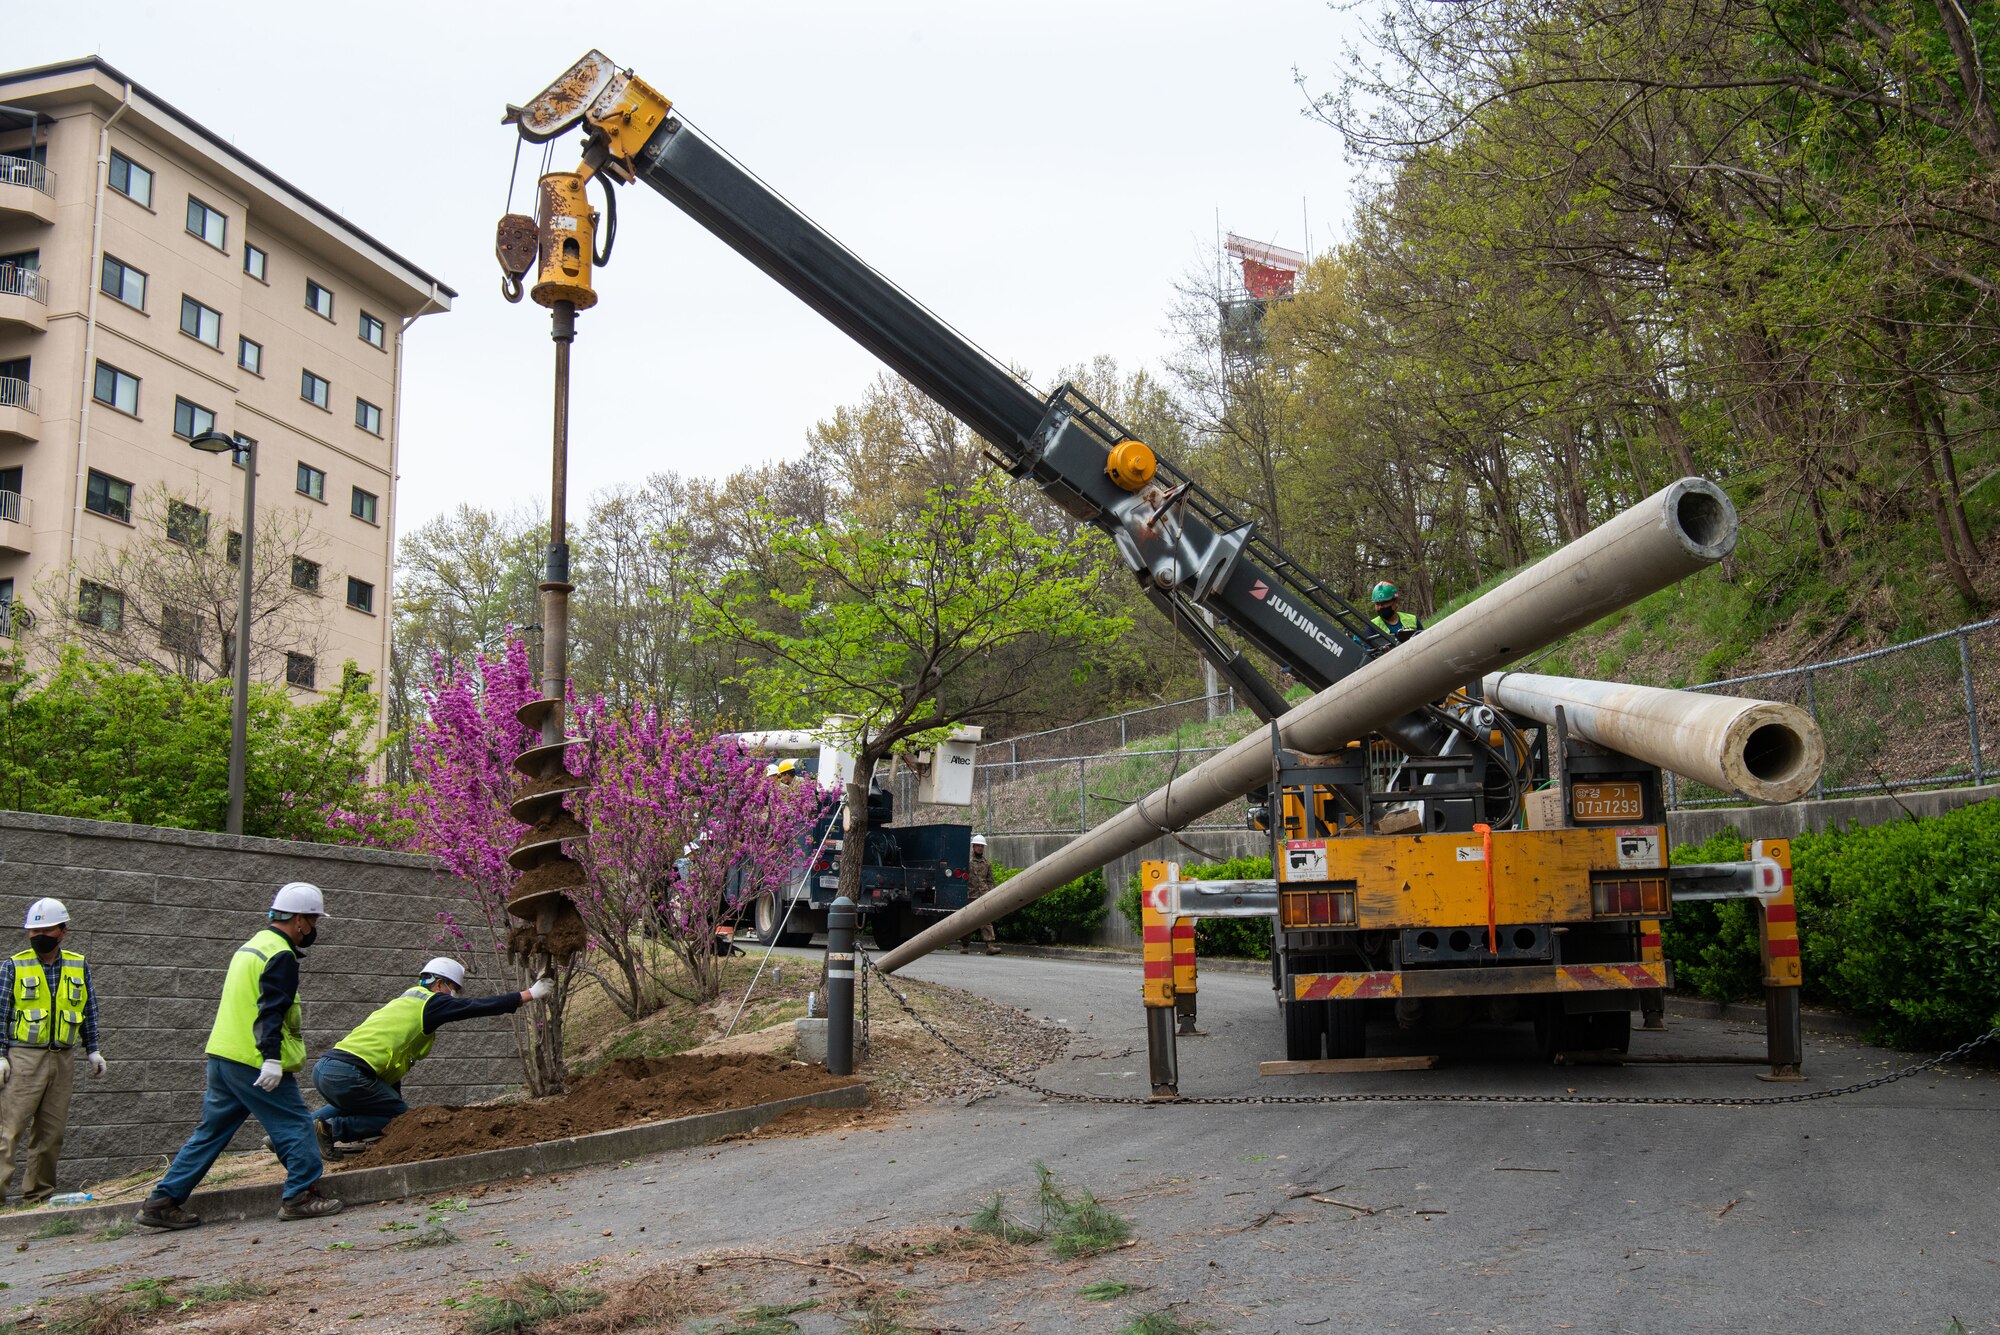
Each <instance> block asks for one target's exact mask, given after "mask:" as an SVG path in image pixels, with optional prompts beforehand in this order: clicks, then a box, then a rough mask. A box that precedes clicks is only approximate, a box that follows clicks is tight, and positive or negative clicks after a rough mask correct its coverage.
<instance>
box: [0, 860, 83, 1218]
mask: <svg viewBox="0 0 2000 1335" xmlns="http://www.w3.org/2000/svg"><path fill="white" fill-rule="evenodd" d="M21 928H22V930H23V931H25V932H27V934H28V948H27V949H26V950H24V951H22V952H21V953H20V954H18V955H16V956H14V957H13V958H12V959H8V960H0V1193H4V1188H5V1186H6V1183H7V1179H8V1177H10V1176H11V1175H12V1174H13V1172H14V1147H15V1146H16V1145H19V1144H21V1143H22V1141H23V1138H24V1137H25V1138H26V1144H27V1155H26V1158H27V1163H26V1164H25V1165H24V1166H23V1167H22V1169H21V1200H22V1201H23V1202H24V1203H34V1202H38V1201H45V1200H47V1199H48V1198H49V1196H50V1195H51V1194H52V1193H54V1191H55V1189H56V1160H57V1159H59V1158H61V1157H62V1144H63V1131H64V1129H65V1128H66V1127H67V1125H68V1123H69V1098H70V1091H71V1090H72V1089H73V1088H74V1086H75V1083H76V1057H75V1055H74V1050H75V1049H76V1048H78V1047H81V1048H82V1049H83V1051H84V1052H86V1053H88V1054H89V1061H90V1073H91V1074H92V1075H103V1074H104V1067H105V1064H104V1058H103V1057H102V1056H100V1055H99V1053H98V1051H97V998H96V997H94V996H92V995H91V994H90V965H89V964H87V963H86V962H85V961H84V958H83V956H82V955H80V954H78V953H77V952H76V951H74V950H64V949H63V942H64V941H65V940H66V939H67V938H68V936H69V910H68V909H66V908H64V907H63V902H62V901H61V900H60V899H38V900H36V901H35V902H34V903H32V904H30V905H29V906H28V916H27V917H26V918H25V919H24V920H23V921H22V923H21Z"/></svg>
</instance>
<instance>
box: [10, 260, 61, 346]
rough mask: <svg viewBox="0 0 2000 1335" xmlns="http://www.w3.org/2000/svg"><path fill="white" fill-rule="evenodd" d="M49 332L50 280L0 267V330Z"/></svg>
mask: <svg viewBox="0 0 2000 1335" xmlns="http://www.w3.org/2000/svg"><path fill="white" fill-rule="evenodd" d="M9 327H12V328H16V329H32V330H34V331H35V332H36V333H38V334H41V333H47V332H48V328H49V287H48V279H46V278H44V277H43V276H42V275H41V274H40V273H38V272H37V271H35V270H33V269H20V268H16V267H15V266H14V265H11V264H0V329H6V328H9Z"/></svg>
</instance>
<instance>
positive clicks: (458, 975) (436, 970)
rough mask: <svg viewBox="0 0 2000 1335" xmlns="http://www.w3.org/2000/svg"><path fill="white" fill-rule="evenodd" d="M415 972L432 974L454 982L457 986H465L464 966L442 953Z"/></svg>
mask: <svg viewBox="0 0 2000 1335" xmlns="http://www.w3.org/2000/svg"><path fill="white" fill-rule="evenodd" d="M417 972H418V973H419V975H422V974H427V973H428V974H434V975H436V976H437V977H439V978H442V979H444V980H445V981H446V982H448V983H454V984H456V985H458V986H459V987H464V986H465V966H464V965H463V964H460V963H459V962H458V961H457V960H455V959H450V958H448V957H446V956H444V955H440V956H438V957H437V958H436V959H434V960H432V961H431V962H430V963H429V964H426V965H425V966H424V967H423V968H422V969H420V970H418V971H417Z"/></svg>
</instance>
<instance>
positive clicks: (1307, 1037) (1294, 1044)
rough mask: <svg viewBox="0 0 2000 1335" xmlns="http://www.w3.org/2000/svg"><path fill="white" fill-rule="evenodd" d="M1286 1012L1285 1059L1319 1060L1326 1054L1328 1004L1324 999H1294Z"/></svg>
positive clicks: (1287, 1006) (1300, 1060)
mask: <svg viewBox="0 0 2000 1335" xmlns="http://www.w3.org/2000/svg"><path fill="white" fill-rule="evenodd" d="M1280 1009H1281V1010H1283V1011H1284V1012H1285V1060H1287V1061H1295V1062H1310V1061H1318V1060H1319V1059H1320V1058H1321V1057H1324V1056H1325V1055H1326V1039H1327V1018H1328V1016H1327V1005H1326V1003H1325V1002H1324V1001H1292V1002H1287V1003H1286V1004H1285V1005H1284V1006H1282V1007H1280Z"/></svg>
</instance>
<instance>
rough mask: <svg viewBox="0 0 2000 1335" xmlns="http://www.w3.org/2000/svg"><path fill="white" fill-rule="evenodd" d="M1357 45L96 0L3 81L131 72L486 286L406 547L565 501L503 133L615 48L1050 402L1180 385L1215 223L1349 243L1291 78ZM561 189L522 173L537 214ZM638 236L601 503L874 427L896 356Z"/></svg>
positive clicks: (1051, 13) (432, 426)
mask: <svg viewBox="0 0 2000 1335" xmlns="http://www.w3.org/2000/svg"><path fill="white" fill-rule="evenodd" d="M563 21H568V22H570V23H572V24H573V26H572V27H570V28H568V29H567V30H563V29H561V28H560V27H559V26H558V25H559V24H560V23H561V22H563ZM1355 22H1356V20H1355V18H1354V17H1353V16H1352V15H1350V14H1345V13H1342V12H1339V11H1337V10H1334V9H1332V8H1329V7H1328V5H1327V4H1325V3H1324V2H1323V0H1233V2H1232V3H1230V4H1227V5H1218V4H1213V3H1182V2H1181V0H1147V2H1145V3H1126V2H1124V0H1118V2H1116V3H1113V2H1111V0H1069V2H1068V3H1042V2H1041V0H1015V3H1012V4H1008V5H959V4H949V3H945V4H940V3H937V2H936V0H930V2H929V3H900V2H897V3H891V2H889V0H880V2H878V3H868V4H855V3H828V2H826V0H820V2H819V3H772V4H750V3H725V4H716V3H710V4H704V5H686V4H672V3H668V4H657V5H653V4H648V5H644V6H639V5H619V6H593V5H584V4H574V5H551V4H546V3H543V4H535V5H529V4H523V3H516V2H515V0H495V2H494V3H488V4H482V5H477V6H474V5H469V4H467V5H445V4H438V3H429V4H425V3H412V2H411V0H402V3H397V4H388V3H379V2H378V0H343V2H342V3H339V4H337V5H311V6H297V7H294V6H283V5H271V4H264V3H259V4H236V5H230V4H221V3H214V2H213V0H179V2H178V3H162V4H138V3H131V2H129V0H98V2H97V3H88V2H79V3H74V4H69V5H56V6H42V7H40V8H38V9H37V10H36V11H35V15H34V19H33V21H32V22H17V23H14V24H12V25H10V26H9V31H8V54H7V57H6V63H7V64H8V65H31V64H42V63H46V62H49V61H55V60H61V59H65V58H69V57H73V56H77V55H88V54H92V53H95V54H98V55H101V56H102V57H103V58H104V59H106V60H107V61H109V62H110V63H111V64H113V65H115V66H117V67H118V68H119V69H120V70H122V71H123V72H124V73H125V74H126V75H128V76H129V77H131V78H132V79H134V80H136V81H138V82H139V83H142V84H144V85H146V86H147V87H149V88H150V89H152V90H153V92H154V93H156V94H157V95H158V96H160V97H162V98H164V99H166V100H167V101H169V102H171V103H173V104H174V105H176V106H178V107H179V108H180V109H181V110H183V111H184V112H186V113H188V114H189V115H191V116H194V117H195V118H197V119H199V120H201V121H202V122H204V123H205V124H207V125H208V126H209V127H210V128H212V129H213V130H215V131H217V132H218V133H220V134H222V135H225V136H227V137H230V138H233V139H234V140H235V142H236V144H237V146H238V147H240V148H242V149H243V150H244V151H246V152H248V153H250V154H251V155H253V156H254V157H256V158H258V159H259V160H260V161H262V162H263V163H264V164H265V165H266V166H268V167H269V168H271V169H272V170H273V171H274V172H276V173H277V174H278V175H280V176H282V177H284V178H286V179H287V180H290V181H291V182H293V183H294V184H296V185H297V186H299V187H300V188H301V189H303V190H305V191H306V192H307V193H308V194H310V195H312V196H314V197H315V198H317V199H319V200H321V201H322V202H324V203H326V204H328V205H329V206H331V207H334V208H336V209H338V210H340V211H341V212H342V213H344V214H345V215H346V216H347V217H348V218H349V219H351V220H352V221H353V222H355V223H356V224H358V225H359V226H361V227H363V228H365V229H366V230H368V231H369V232H371V233H372V234H374V235H375V236H377V237H379V238H381V239H382V240H383V241H384V242H385V243H386V244H388V245H389V246H391V247H392V248H394V249H395V250H397V251H399V252H400V253H401V254H403V255H405V256H407V257H408V258H409V259H410V260H411V261H413V262H414V263H416V264H417V265H419V266H420V267H422V268H424V269H426V270H428V271H429V272H431V273H434V274H436V275H437V276H438V277H439V278H441V279H442V280H444V281H445V282H447V283H449V284H451V285H452V286H453V287H455V288H457V289H458V291H459V294H460V295H459V299H458V302H457V304H456V306H455V309H454V310H453V311H452V313H450V314H448V315H442V316H434V317H430V318H427V319H425V320H423V321H421V322H419V323H418V324H417V326H416V327H415V328H414V329H412V331H411V333H410V339H409V344H408V348H407V353H406V358H405V362H404V375H405V395H406V399H405V404H404V412H403V452H402V484H401V489H400V499H399V504H398V511H399V513H398V515H397V519H398V524H397V527H398V528H399V529H400V530H402V531H403V532H408V531H409V530H410V529H411V528H412V527H414V526H415V525H417V524H419V523H421V522H422V521H423V520H425V519H427V518H429V517H430V516H432V515H435V514H437V513H439V512H440V511H442V510H446V509H449V508H450V507H452V506H454V505H456V504H457V503H458V502H460V501H469V502H472V503H474V504H477V505H484V506H490V507H494V508H497V509H503V510H504V509H511V508H513V507H515V506H517V505H520V504H522V503H524V502H534V501H536V500H537V499H539V500H541V501H543V502H544V503H545V502H546V499H547V495H548V450H549V427H548V423H549V402H550V397H549V396H550V361H551V354H550V351H549V347H550V345H549V342H548V337H547V334H548V316H547V312H545V311H543V310H542V309H541V308H540V307H537V306H534V305H533V304H532V303H528V302H523V303H522V304H521V305H519V306H508V305H506V304H505V303H504V302H502V301H501V299H500V296H499V292H498V286H499V280H498V270H497V268H496V267H495V264H494V261H493V256H492V245H493V226H494V223H495V221H496V220H497V218H498V217H499V215H500V213H501V212H502V211H503V204H504V202H505V195H506V193H507V177H508V171H509V167H510V164H511V163H512V160H513V151H514V143H515V137H514V133H513V131H512V130H511V129H509V128H506V127H503V126H501V125H500V124H499V119H500V113H501V111H502V109H503V108H504V106H505V105H506V104H507V103H508V102H523V101H526V100H527V99H528V98H529V97H531V96H533V95H534V94H535V93H537V92H539V91H540V90H541V89H542V88H543V87H544V86H545V85H546V84H548V83H549V82H550V81H552V80H553V79H554V78H555V77H556V76H557V75H559V74H561V73H562V72H563V71H564V70H565V69H567V68H568V66H569V64H570V63H571V62H572V61H573V60H574V59H575V58H576V57H578V56H580V55H581V54H582V53H583V52H584V51H585V50H587V49H588V48H590V47H592V46H597V47H600V48H602V49H603V50H604V51H605V52H606V53H607V54H609V55H610V56H611V57H612V58H613V59H614V60H616V61H618V62H619V63H621V64H623V65H627V66H630V67H631V68H633V69H634V70H635V71H637V73H638V74H639V75H640V76H641V77H642V78H644V79H646V80H647V81H648V82H649V83H651V84H653V86H654V87H656V88H658V89H660V90H661V92H663V93H664V94H666V95H667V96H668V97H669V98H671V99H673V101H674V103H675V105H676V109H677V110H678V111H680V112H681V113H682V114H684V115H685V116H686V117H687V118H688V120H689V121H691V122H692V123H693V124H695V125H697V126H699V127H700V128H701V129H702V130H703V131H704V132H706V133H707V134H708V135H709V136H710V137H712V138H713V139H715V140H716V141H717V142H718V143H720V144H721V145H722V146H723V147H725V148H727V149H728V150H729V151H731V152H732V153H734V154H735V155H736V156H737V157H738V158H739V159H741V160H742V161H743V162H744V163H745V164H746V165H747V166H748V167H749V168H750V169H751V170H753V171H755V172H756V173H757V174H758V175H760V176H761V177H763V179H764V180H766V181H767V182H769V183H770V184H771V185H772V186H773V187H775V188H776V189H777V190H779V191H780V192H781V193H783V194H784V195H786V196H787V197H788V198H790V199H791V200H792V201H793V202H794V203H795V204H797V205H798V206H799V207H801V208H802V209H804V210H805V211H806V212H807V213H809V214H811V215H812V216H813V217H815V218H816V219H817V220H818V221H819V222H820V223H821V224H822V225H823V226H825V227H827V228H828V229H829V230H830V231H832V232H833V233H834V235H836V236H838V237H839V238H840V239H841V240H843V241H844V242H846V243H847V244H848V245H849V246H850V247H851V248H852V249H853V250H855V251H856V252H857V253H859V254H860V255H861V257H862V258H863V259H865V260H867V261H868V262H869V263H871V264H873V265H874V266H875V267H876V268H877V269H880V270H881V271H882V272H884V273H885V274H887V275H888V276H889V277H890V278H891V279H893V280H895V281H896V282H897V283H899V284H901V285H902V286H903V287H904V288H906V289H907V290H908V291H910V292H911V293H912V294H914V295H915V296H916V297H917V298H918V299H919V300H921V301H923V302H925V303H926V304H927V305H929V306H930V307H931V308H932V309H934V310H936V311H937V312H938V313H939V314H940V315H942V316H943V317H944V318H945V319H947V320H949V321H951V322H952V323H953V324H955V325H957V326H958V327H959V328H960V329H961V330H963V331H964V332H965V333H966V334H968V335H969V336H970V337H972V338H973V339H974V340H976V341H977V342H979V343H980V344H982V345H983V346H985V347H986V348H987V349H988V350H989V351H991V352H992V353H993V354H994V355H995V356H997V357H999V358H1000V359H1001V360H1003V361H1006V362H1009V363H1012V364H1015V365H1018V366H1021V367H1024V368H1026V369H1027V370H1028V371H1029V372H1031V373H1032V374H1034V375H1035V376H1037V378H1038V379H1040V380H1042V381H1044V382H1046V379H1047V378H1048V377H1049V376H1050V375H1051V374H1052V373H1053V372H1054V371H1055V369H1056V368H1058V367H1060V366H1063V365H1067V364H1072V363H1076V362H1080V361H1084V360H1087V359H1088V358H1090V357H1093V356H1096V355H1098V354H1109V355H1111V356H1113V357H1115V358H1117V359H1118V361H1119V362H1120V363H1121V364H1122V365H1124V366H1126V367H1127V368H1131V367H1136V366H1140V365H1152V366H1157V365H1158V363H1159V361H1160V359H1161V357H1162V356H1163V355H1164V354H1165V353H1166V351H1167V349H1168V346H1169V342H1170V339H1169V335H1168V332H1167V329H1166V323H1167V311H1168V308H1169V307H1170V305H1171V304H1172V301H1173V296H1174V293H1173V289H1174V284H1175V282H1176V281H1177V280H1178V279H1181V278H1182V277H1184V276H1185V275H1187V274H1188V273H1189V272H1191V271H1194V270H1196V269H1199V268H1202V267H1204V266H1212V265H1213V263H1214V249H1215V234H1216V228H1217V224H1218V219H1219V222H1220V225H1221V228H1222V230H1224V231H1236V232H1239V233H1242V234H1244V235H1246V236H1253V237H1257V238H1260V239H1263V240H1266V241H1271V242H1275V243H1277V244H1279V245H1284V246H1289V247H1293V248H1303V247H1305V246H1306V245H1307V243H1308V240H1310V248H1311V249H1313V250H1315V251H1317V250H1319V249H1323V248H1324V247H1325V246H1326V245H1328V244H1329V243H1330V242H1332V241H1334V240H1336V239H1337V238H1338V236H1339V235H1340V230H1341V228H1342V227H1343V226H1344V224H1345V215H1346V213H1347V210H1348V207H1349V195H1348V188H1349V182H1350V180H1351V174H1350V172H1349V170H1348V169H1347V168H1346V167H1345V165H1344V164H1343V162H1342V158H1341V151H1340V150H1341V146H1340V142H1339V139H1338V137H1337V136H1336V135H1335V134H1334V132H1333V131H1331V130H1329V129H1327V128H1326V127H1324V126H1321V125H1318V124H1315V123H1314V122H1311V121H1309V120H1307V119H1305V118H1304V117H1303V116H1302V115H1301V114H1300V113H1301V110H1302V108H1303V106H1304V98H1303V96H1302V94H1301V93H1300V92H1299V90H1298V89H1297V88H1296V87H1295V86H1294V84H1293V79H1292V70H1293V67H1294V66H1295V65H1296V66H1297V67H1298V68H1299V69H1300V70H1302V71H1303V72H1304V74H1305V75H1306V77H1307V79H1308V81H1309V83H1310V84H1311V85H1312V86H1313V87H1314V88H1320V89H1323V88H1327V87H1330V86H1331V85H1332V83H1333V81H1334V78H1335V77H1336V75H1337V72H1338V69H1339V65H1340V59H1341V52H1342V48H1343V43H1344V40H1345V39H1346V37H1347V36H1348V35H1349V34H1350V33H1351V32H1352V31H1353V29H1354V26H1355ZM575 142H576V141H575V140H574V139H571V140H566V141H564V145H563V146H562V147H561V148H559V150H558V159H559V163H560V165H561V166H565V167H567V166H572V165H574V163H575V158H576V154H575V149H574V147H573V145H574V143H575ZM538 167H539V156H538V154H537V153H536V152H535V151H534V150H532V149H529V150H524V152H523V155H522V181H521V185H520V187H519V188H518V190H517V194H516V207H517V208H518V209H521V210H522V211H528V212H531V211H532V193H531V184H532V181H533V177H534V174H535V172H536V171H537V169H538ZM620 203H621V204H622V205H623V206H624V207H623V208H622V209H621V210H620V215H619V221H620V232H619V237H618V242H617V249H616V251H615V252H614V254H613V256H612V259H611V264H610V265H609V266H608V268H607V269H605V270H604V271H603V272H601V273H600V274H599V276H598V281H597V286H598V292H599V294H600V298H601V299H600V304H599V305H598V306H597V308H596V309H594V310H592V311H589V312H587V313H586V314H584V315H583V316H581V317H580V319H579V338H578V342H577V346H576V353H575V359H576V360H575V389H574V407H573V411H572V419H571V438H572V472H571V485H572V491H573V493H575V494H582V495H588V494H590V493H593V492H596V491H598V490H600V489H602V488H604V487H607V486H610V485H613V484H616V483H620V482H636V481H638V480H640V479H642V478H643V477H644V476H645V475H646V474H648V473H651V472H655V471H659V470H673V471H677V472H681V473H695V474H707V475H711V476H720V475H722V474H725V473H728V472H730V471H732V470H734V469H737V468H740V467H742V466H744V465H746V464H749V463H754V462H757V461H761V460H767V459H773V458H777V457H779V456H781V455H796V454H798V453H799V452H801V451H802V450H803V448H804V436H805V432H806V431H807V429H808V428H810V427H811V426H812V425H813V423H814V422H816V421H818V420H820V419H821V418H823V417H825V416H826V415H828V414H829V413H830V412H831V411H832V410H833V409H834V408H835V407H836V406H838V405H840V404H843V403H851V402H854V401H856V400H857V399H858V398H859V397H860V396H861V394H862V393H863V391H864V389H865V388H866V386H867V384H868V382H869V381H870V379H872V378H873V376H874V375H875V374H876V373H877V370H878V369H879V366H878V364H877V363H876V362H875V361H874V359H873V358H872V357H870V356H869V355H868V354H866V353H864V352H862V351H861V350H860V349H859V348H858V347H856V346H855V345H854V344H852V343H851V342H849V341H848V340H847V338H846V337H845V336H844V335H842V334H840V333H838V332H837V331H836V330H834V329H833V327H832V326H831V325H828V324H826V323H825V322H824V321H823V320H821V319H820V317H818V316H817V315H814V314H813V313H812V312H810V311H808V310H807V309H806V308H805V307H804V306H803V305H801V304H800V303H799V302H798V301H797V300H796V299H795V298H793V297H792V296H790V295H789V294H788V293H786V292H785V291H783V290H782V289H781V288H779V287H778V286H777V285H776V284H775V283H773V282H772V281H770V280H769V279H767V278H765V277H764V276H763V275H762V274H760V273H758V272H757V271H756V270H754V269H752V268H751V267H750V266H749V265H748V263H747V262H745V261H743V260H740V259H738V258H737V257H736V255H735V254H734V252H732V251H730V250H728V249H727V248H726V247H725V246H723V244H722V243H721V242H720V241H717V240H716V239H714V238H713V237H711V236H710V235H709V234H708V233H706V232H705V231H703V230H701V229H700V228H699V227H697V226H696V225H695V224H693V223H692V222H690V221H688V220H687V219H686V218H685V217H684V216H683V215H682V214H681V213H680V212H679V211H678V210H677V209H675V208H674V207H673V206H671V205H670V204H668V203H667V202H666V201H665V200H663V199H661V198H659V197H658V196H655V195H653V194H652V193H651V191H649V190H646V189H645V188H644V187H628V188H626V189H625V190H624V193H623V194H622V196H621V198H620ZM1308 218H1309V219H1310V226H1311V236H1310V238H1308V236H1307V232H1306V228H1307V219H1308Z"/></svg>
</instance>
